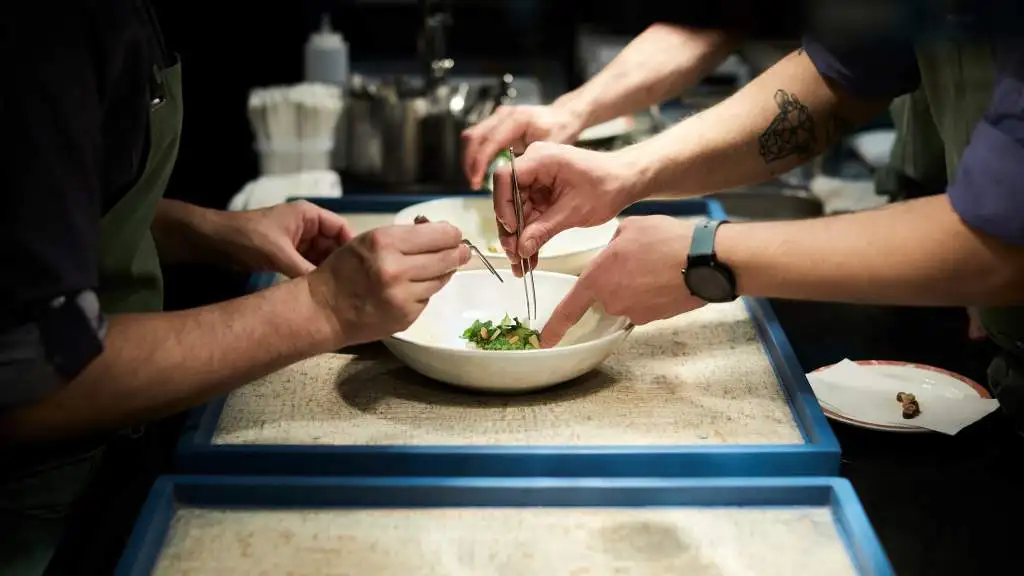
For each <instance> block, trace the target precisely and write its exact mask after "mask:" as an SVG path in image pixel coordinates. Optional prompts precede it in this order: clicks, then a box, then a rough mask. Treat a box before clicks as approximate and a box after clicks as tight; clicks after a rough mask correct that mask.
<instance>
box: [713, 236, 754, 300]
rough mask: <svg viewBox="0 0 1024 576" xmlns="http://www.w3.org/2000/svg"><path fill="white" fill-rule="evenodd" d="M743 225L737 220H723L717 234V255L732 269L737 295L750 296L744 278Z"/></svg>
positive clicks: (745, 267) (745, 273)
mask: <svg viewBox="0 0 1024 576" xmlns="http://www.w3.org/2000/svg"><path fill="white" fill-rule="evenodd" d="M742 233H743V226H742V225H738V224H736V223H735V222H723V223H722V224H721V225H719V227H718V231H717V233H716V234H715V257H716V258H718V261H719V262H721V263H722V264H724V265H726V266H728V267H729V270H731V271H732V274H733V279H734V280H735V281H736V295H737V296H749V295H750V294H748V293H747V292H746V291H745V288H746V285H745V282H744V280H745V279H746V278H745V277H746V275H747V272H748V270H747V266H746V264H745V261H744V257H743V256H744V254H743V245H744V244H743V236H742Z"/></svg>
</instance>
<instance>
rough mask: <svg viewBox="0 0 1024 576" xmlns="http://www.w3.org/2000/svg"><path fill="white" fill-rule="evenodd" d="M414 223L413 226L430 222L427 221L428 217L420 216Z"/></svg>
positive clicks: (413, 220) (414, 219)
mask: <svg viewBox="0 0 1024 576" xmlns="http://www.w3.org/2000/svg"><path fill="white" fill-rule="evenodd" d="M412 222H413V224H426V223H427V222H430V220H427V217H426V216H424V215H422V214H420V215H419V216H417V217H415V218H413V219H412Z"/></svg>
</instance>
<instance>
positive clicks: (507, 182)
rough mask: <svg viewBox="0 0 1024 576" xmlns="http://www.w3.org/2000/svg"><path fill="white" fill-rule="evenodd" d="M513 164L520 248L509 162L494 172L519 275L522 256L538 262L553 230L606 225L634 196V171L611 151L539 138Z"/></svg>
mask: <svg viewBox="0 0 1024 576" xmlns="http://www.w3.org/2000/svg"><path fill="white" fill-rule="evenodd" d="M515 166H516V177H517V179H518V181H519V191H520V195H521V196H522V200H523V222H524V223H525V226H524V229H523V232H522V235H521V238H520V241H519V245H518V246H517V245H516V238H515V227H516V216H515V205H514V204H513V201H512V170H511V168H510V167H509V166H503V167H501V168H499V169H498V170H497V171H496V172H495V174H494V213H495V215H496V217H497V219H498V235H499V237H500V239H501V245H502V247H503V248H504V249H505V254H506V255H507V256H508V258H509V260H510V261H512V263H513V267H512V269H513V272H514V273H515V274H516V275H517V276H519V275H521V274H522V271H521V270H520V266H519V260H520V258H524V259H529V260H530V264H529V265H530V266H531V267H532V266H534V265H535V264H536V256H537V252H538V250H540V247H541V246H543V245H544V243H545V242H547V241H548V240H550V239H551V238H552V236H554V235H555V234H558V233H559V232H561V231H563V230H567V229H569V228H578V227H589V226H598V225H600V224H604V223H605V222H607V221H609V220H611V219H612V218H614V217H615V216H617V215H618V214H619V212H621V211H622V210H623V209H624V208H625V207H626V206H629V205H630V204H632V203H633V202H634V201H635V200H636V198H635V196H636V193H637V190H636V189H635V188H636V186H635V183H636V174H635V171H634V170H633V169H632V168H631V167H630V166H629V165H628V164H626V163H625V162H624V161H623V160H621V159H620V157H619V156H616V155H614V154H613V153H609V152H594V151H591V150H584V149H582V148H576V147H574V146H568V145H564V144H551V143H548V142H537V143H534V144H531V145H530V146H529V148H527V149H526V153H524V154H523V155H522V156H519V157H518V158H516V160H515Z"/></svg>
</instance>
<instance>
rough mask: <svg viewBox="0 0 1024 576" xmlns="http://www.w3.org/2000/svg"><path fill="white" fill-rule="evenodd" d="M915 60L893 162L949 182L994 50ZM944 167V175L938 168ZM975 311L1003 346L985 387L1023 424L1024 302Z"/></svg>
mask: <svg viewBox="0 0 1024 576" xmlns="http://www.w3.org/2000/svg"><path fill="white" fill-rule="evenodd" d="M917 61H918V67H919V68H920V70H921V89H920V90H919V91H918V92H915V93H914V94H912V95H909V96H906V97H904V98H906V99H907V100H905V101H904V102H903V103H902V104H900V105H898V106H903V108H902V109H899V108H897V109H895V110H894V112H896V113H898V114H901V115H902V118H900V119H899V121H900V122H902V124H900V123H898V124H897V129H901V128H904V129H906V130H907V132H906V133H903V134H902V135H901V136H902V141H901V142H899V146H897V147H896V148H894V150H893V163H894V164H897V166H896V167H897V168H899V169H901V170H903V171H905V172H906V173H907V174H909V175H911V176H914V177H915V178H918V179H920V180H921V181H924V182H939V181H940V178H941V177H944V180H945V181H947V182H952V181H953V179H954V178H955V175H956V172H957V168H958V166H959V163H960V158H961V156H962V155H963V152H964V150H965V149H966V148H967V145H968V143H969V142H970V138H971V133H972V132H973V131H974V127H975V125H976V124H977V123H978V122H979V121H980V120H981V119H982V117H983V116H984V114H985V112H986V110H987V109H988V107H989V104H990V102H991V99H992V90H993V87H994V84H995V54H994V52H993V50H992V48H991V46H987V45H985V44H983V43H980V42H977V41H963V42H961V41H955V40H946V41H941V42H938V41H936V42H933V43H929V44H928V45H925V46H921V47H919V48H918V50H917ZM926 114H927V115H929V116H930V118H926V117H925V115H926ZM895 119H896V118H895V115H894V120H895ZM929 120H930V121H929ZM936 138H938V139H939V140H938V142H937V141H936V140H935V139H936ZM940 143H941V149H939V148H937V144H940ZM940 150H941V154H942V157H941V161H940V158H939V157H938V154H939V151H940ZM942 167H944V168H945V174H940V173H939V172H938V170H939V169H940V168H942ZM979 316H980V318H981V322H982V324H983V325H984V327H985V331H986V332H987V333H988V335H989V336H990V337H991V338H992V340H993V341H995V342H996V344H998V345H999V346H1000V348H1001V349H1002V352H1001V353H1000V354H999V355H998V356H997V357H996V358H995V359H994V360H993V361H992V363H991V364H990V365H989V370H988V379H989V387H990V388H991V389H992V391H993V392H994V393H995V395H996V397H997V398H998V399H999V402H1000V404H1001V405H1002V408H1003V410H1004V412H1005V413H1006V414H1008V415H1009V416H1010V417H1011V418H1013V419H1014V420H1015V421H1016V422H1017V423H1018V425H1019V426H1021V427H1024V307H1020V306H1004V307H991V308H982V309H980V310H979Z"/></svg>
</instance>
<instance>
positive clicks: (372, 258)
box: [309, 222, 469, 346]
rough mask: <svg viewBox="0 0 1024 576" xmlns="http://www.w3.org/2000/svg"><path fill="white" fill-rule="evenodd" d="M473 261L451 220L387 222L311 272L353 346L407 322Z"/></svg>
mask: <svg viewBox="0 0 1024 576" xmlns="http://www.w3.org/2000/svg"><path fill="white" fill-rule="evenodd" d="M468 261H469V248H468V247H467V246H465V245H464V244H462V232H460V231H459V229H458V228H455V227H454V226H452V225H451V224H448V223H447V222H431V223H427V224H417V225H415V226H385V227H382V228H377V229H375V230H371V231H370V232H366V233H364V234H360V235H359V236H356V237H355V238H353V239H352V240H351V241H349V242H348V243H347V244H345V245H344V246H342V247H341V248H340V249H338V250H337V251H335V252H334V253H333V254H331V255H330V256H329V257H328V258H327V259H326V260H325V261H324V263H323V264H321V265H320V267H319V268H317V269H316V270H315V271H314V272H313V273H312V274H310V275H309V284H310V290H311V291H312V292H313V298H314V299H315V301H316V302H318V303H319V304H320V305H321V306H323V308H324V309H325V310H326V311H327V312H328V313H329V314H330V315H331V316H333V317H334V318H335V319H336V320H337V322H338V329H339V331H340V333H341V334H342V336H343V338H342V339H343V341H344V342H345V345H347V346H351V345H354V344H362V343H365V342H373V341H375V340H380V339H381V338H385V337H387V336H390V335H392V334H394V333H395V332H401V331H402V330H405V329H406V328H408V327H409V326H410V325H411V324H412V323H413V322H414V321H415V320H416V318H418V317H419V315H420V313H421V312H422V311H423V308H424V307H425V306H426V305H427V301H428V300H429V299H430V297H431V296H433V295H434V294H436V293H437V291H438V290H440V289H441V288H443V287H444V285H445V284H447V283H448V281H449V280H450V279H451V277H452V274H454V273H455V271H456V270H457V269H458V268H459V267H460V266H462V265H464V264H466V262H468Z"/></svg>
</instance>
